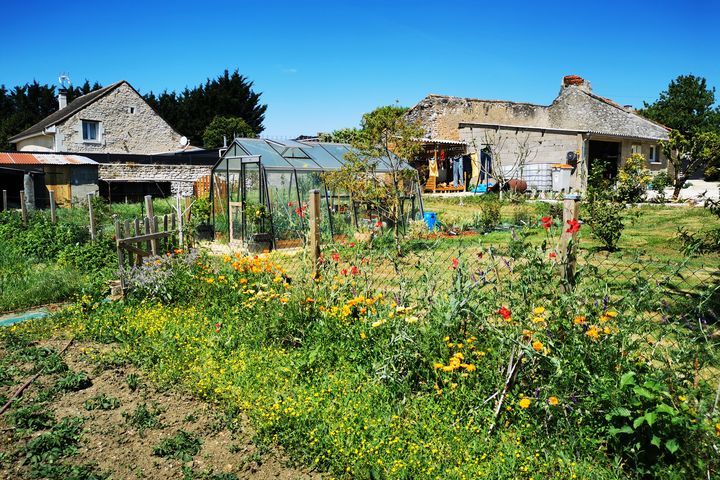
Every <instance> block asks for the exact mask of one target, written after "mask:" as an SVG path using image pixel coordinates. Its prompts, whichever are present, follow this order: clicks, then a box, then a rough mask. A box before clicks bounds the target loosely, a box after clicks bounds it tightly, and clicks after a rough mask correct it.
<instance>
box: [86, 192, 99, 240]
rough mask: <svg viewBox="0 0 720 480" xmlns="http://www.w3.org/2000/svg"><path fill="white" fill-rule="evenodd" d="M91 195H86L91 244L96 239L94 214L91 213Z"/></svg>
mask: <svg viewBox="0 0 720 480" xmlns="http://www.w3.org/2000/svg"><path fill="white" fill-rule="evenodd" d="M92 199H93V194H92V193H88V194H87V202H88V215H89V216H90V240H92V241H93V242H94V241H95V239H96V238H97V230H96V228H95V213H94V212H93V204H92Z"/></svg>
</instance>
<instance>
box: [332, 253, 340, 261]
mask: <svg viewBox="0 0 720 480" xmlns="http://www.w3.org/2000/svg"><path fill="white" fill-rule="evenodd" d="M330 258H332V259H333V261H334V262H339V261H340V254H339V253H337V252H333V254H332V255H330Z"/></svg>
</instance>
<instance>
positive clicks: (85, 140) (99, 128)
mask: <svg viewBox="0 0 720 480" xmlns="http://www.w3.org/2000/svg"><path fill="white" fill-rule="evenodd" d="M85 123H96V124H97V138H94V139H92V138H85V129H84V124H85ZM102 134H103V130H102V122H101V121H100V120H90V119H80V138H82V142H83V143H92V144H101V143H102Z"/></svg>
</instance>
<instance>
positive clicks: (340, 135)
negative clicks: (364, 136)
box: [318, 127, 360, 143]
mask: <svg viewBox="0 0 720 480" xmlns="http://www.w3.org/2000/svg"><path fill="white" fill-rule="evenodd" d="M359 133H360V130H359V129H357V128H354V127H353V128H340V129H338V130H333V131H332V132H330V133H321V134H320V135H318V137H319V138H320V141H322V142H335V143H352V142H353V141H355V140H356V139H357V136H358V134H359Z"/></svg>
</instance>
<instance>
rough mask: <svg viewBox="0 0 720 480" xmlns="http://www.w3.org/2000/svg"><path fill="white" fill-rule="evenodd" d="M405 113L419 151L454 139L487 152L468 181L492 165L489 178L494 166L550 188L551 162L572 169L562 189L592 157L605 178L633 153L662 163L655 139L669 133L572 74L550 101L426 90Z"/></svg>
mask: <svg viewBox="0 0 720 480" xmlns="http://www.w3.org/2000/svg"><path fill="white" fill-rule="evenodd" d="M407 116H408V118H409V119H410V120H412V121H417V122H419V123H420V124H421V125H422V126H423V128H424V129H425V132H426V136H427V137H428V138H427V139H425V143H426V146H428V145H429V146H430V148H426V152H427V153H429V156H433V157H434V158H435V159H437V158H440V157H439V156H438V155H437V153H438V152H441V153H444V150H445V149H448V150H451V149H457V146H458V144H460V145H462V146H463V147H464V149H465V153H468V154H472V153H478V154H479V155H480V154H482V152H483V151H485V152H486V155H487V156H488V157H494V158H491V159H490V162H489V163H490V166H489V167H487V168H486V167H483V168H482V169H478V168H473V169H472V170H473V174H472V175H473V178H472V179H470V180H469V181H470V183H471V185H473V184H474V183H476V182H477V181H478V176H479V175H482V173H480V172H479V171H478V170H491V171H494V172H495V174H493V173H491V174H490V176H493V177H496V176H497V175H498V174H499V172H498V170H500V171H501V172H502V173H503V176H505V177H506V178H507V177H513V178H522V179H524V180H525V181H527V182H528V185H529V187H530V188H533V189H537V190H549V189H550V188H551V187H550V185H551V182H550V176H551V172H552V170H553V167H555V168H566V169H568V170H570V171H571V174H570V179H569V187H570V188H569V189H568V190H583V189H584V188H585V186H586V182H587V174H588V171H589V169H590V168H591V166H592V164H593V162H597V161H603V163H604V164H606V165H607V169H606V175H607V176H609V177H612V176H614V175H615V174H616V173H617V169H618V167H619V166H621V165H622V164H623V162H624V160H625V159H626V158H627V157H629V156H630V155H631V154H632V153H640V154H642V155H643V156H644V157H645V158H646V160H647V162H648V168H649V169H650V170H653V171H660V170H664V169H667V167H668V162H667V159H666V158H665V157H664V156H663V154H662V152H661V151H660V148H659V145H658V142H659V141H660V140H665V139H667V138H668V132H669V129H668V128H667V127H665V126H663V125H660V124H658V123H655V122H653V121H651V120H648V119H646V118H644V117H642V116H640V115H639V114H638V113H636V112H635V111H634V109H633V108H632V107H630V106H622V105H619V104H617V103H615V102H613V101H612V100H610V99H607V98H604V97H602V96H600V95H597V94H595V93H594V92H593V91H592V89H591V87H590V82H588V81H587V80H584V79H583V78H580V77H578V76H575V75H570V76H566V77H564V78H563V81H562V85H561V89H560V93H559V95H558V96H557V98H555V100H554V101H553V102H552V104H551V105H534V104H530V103H518V102H510V101H502V100H479V99H474V98H459V97H450V96H442V95H428V96H427V97H425V98H424V99H423V100H421V101H420V102H419V103H418V104H417V105H415V106H414V107H412V108H411V109H410V111H409V112H408V114H407ZM442 156H444V155H442ZM475 158H477V157H475ZM466 171H467V170H466ZM438 181H442V179H438ZM480 181H482V180H480Z"/></svg>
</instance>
